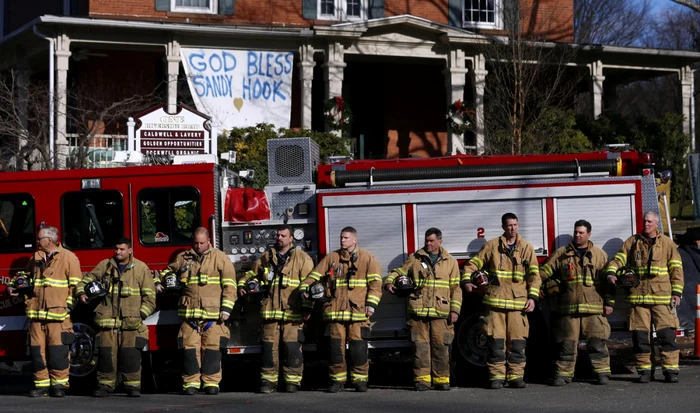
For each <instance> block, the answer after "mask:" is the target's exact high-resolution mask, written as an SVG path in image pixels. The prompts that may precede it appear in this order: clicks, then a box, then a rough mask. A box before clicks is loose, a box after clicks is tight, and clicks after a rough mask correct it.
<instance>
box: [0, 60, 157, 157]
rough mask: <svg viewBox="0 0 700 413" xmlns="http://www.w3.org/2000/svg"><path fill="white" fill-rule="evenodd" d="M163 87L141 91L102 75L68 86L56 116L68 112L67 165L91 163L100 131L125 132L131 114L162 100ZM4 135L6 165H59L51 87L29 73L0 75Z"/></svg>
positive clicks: (0, 150) (1, 150)
mask: <svg viewBox="0 0 700 413" xmlns="http://www.w3.org/2000/svg"><path fill="white" fill-rule="evenodd" d="M135 83H137V82H135ZM159 89H160V87H159V86H157V87H156V88H154V90H153V91H152V92H150V93H146V94H136V93H133V91H130V90H124V85H121V84H114V83H111V82H107V81H104V80H103V79H99V78H97V79H95V78H93V79H92V82H90V83H83V84H82V85H81V86H77V87H74V88H72V89H69V90H68V96H67V105H66V111H65V113H58V112H57V113H56V117H58V116H65V118H66V124H67V125H68V126H67V133H68V136H69V138H70V139H69V141H70V142H71V143H72V145H71V146H72V147H73V153H71V154H69V159H68V162H67V163H68V165H67V166H68V167H69V168H82V167H85V166H87V160H88V156H89V154H90V151H91V150H93V149H94V146H95V143H96V142H95V138H96V137H97V136H98V135H101V134H115V135H126V133H127V128H126V122H127V119H128V117H129V116H134V115H136V114H138V113H140V112H142V111H143V110H145V109H147V108H149V107H151V106H154V105H156V104H158V103H159V102H160V101H161V99H159V93H158V91H159ZM0 138H2V144H0V162H1V163H3V164H4V165H5V168H12V169H25V168H26V169H53V168H54V165H55V162H54V159H52V157H51V151H50V150H49V88H48V85H46V84H45V83H40V82H38V81H36V80H34V81H30V80H29V77H28V73H22V74H20V73H18V72H15V71H10V72H7V73H6V74H4V75H0Z"/></svg>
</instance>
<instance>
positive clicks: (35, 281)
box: [8, 226, 82, 397]
mask: <svg viewBox="0 0 700 413" xmlns="http://www.w3.org/2000/svg"><path fill="white" fill-rule="evenodd" d="M37 235H38V236H37V245H38V249H37V251H36V252H35V253H34V255H33V256H32V258H31V259H30V260H29V264H28V266H27V272H26V273H22V274H18V276H16V277H15V278H13V280H12V281H11V283H10V286H9V287H8V292H9V293H10V295H11V296H17V295H18V292H17V291H16V288H18V287H19V285H18V284H17V282H18V281H20V280H21V281H20V282H21V283H24V284H25V285H26V283H29V285H32V286H33V288H32V289H31V290H30V292H29V293H27V294H25V306H26V310H27V318H29V320H30V323H29V340H30V346H31V356H32V365H33V367H34V389H33V390H31V391H30V392H29V396H30V397H45V396H48V395H49V387H51V395H52V396H54V397H63V396H65V390H66V389H67V388H68V371H69V369H70V346H71V344H73V342H74V341H75V336H74V335H73V325H72V323H71V320H70V317H69V313H70V312H71V311H72V310H73V307H74V306H75V299H74V298H73V295H74V293H75V286H76V285H77V284H78V283H79V282H80V279H81V278H82V273H81V272H80V261H79V260H78V257H76V256H75V254H73V253H72V252H70V251H68V250H67V249H65V248H64V247H63V246H62V245H61V243H60V242H58V229H57V228H56V227H52V226H42V227H41V228H40V229H39V233H38V234H37Z"/></svg>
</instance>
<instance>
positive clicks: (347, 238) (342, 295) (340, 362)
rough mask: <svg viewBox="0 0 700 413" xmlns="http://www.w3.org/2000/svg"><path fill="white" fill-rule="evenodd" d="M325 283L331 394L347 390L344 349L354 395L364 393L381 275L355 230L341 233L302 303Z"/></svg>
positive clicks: (303, 288)
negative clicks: (312, 289)
mask: <svg viewBox="0 0 700 413" xmlns="http://www.w3.org/2000/svg"><path fill="white" fill-rule="evenodd" d="M316 282H323V283H324V284H325V287H326V288H325V290H326V297H327V301H326V302H325V303H324V304H323V318H324V320H325V321H326V322H327V326H326V336H329V337H330V340H329V346H330V347H329V352H330V366H329V374H330V379H331V385H330V387H329V388H328V392H329V393H337V392H340V391H342V390H343V388H344V387H345V381H346V379H347V365H346V362H345V345H346V342H347V346H348V353H349V359H350V360H349V361H350V364H351V366H352V372H351V375H350V377H351V379H352V382H353V385H354V387H355V391H358V392H366V391H367V380H368V373H369V359H368V355H367V351H368V350H367V339H369V336H370V322H369V319H370V317H371V316H372V315H373V314H374V311H375V309H376V308H377V306H378V305H379V300H380V299H381V295H382V276H381V267H380V266H379V262H378V261H377V259H376V258H375V257H374V255H372V254H371V253H370V252H369V251H366V250H363V249H361V248H359V247H358V246H357V230H355V228H352V227H345V228H343V229H342V230H341V232H340V249H338V250H336V251H333V252H331V253H330V254H328V255H326V257H325V258H323V260H321V262H319V263H318V265H317V266H316V268H314V270H313V271H312V272H311V273H310V274H309V275H308V277H306V279H305V280H304V281H303V282H302V284H301V286H300V287H299V289H300V290H301V292H302V296H303V298H304V299H308V298H309V293H308V291H309V286H311V285H312V284H314V283H316Z"/></svg>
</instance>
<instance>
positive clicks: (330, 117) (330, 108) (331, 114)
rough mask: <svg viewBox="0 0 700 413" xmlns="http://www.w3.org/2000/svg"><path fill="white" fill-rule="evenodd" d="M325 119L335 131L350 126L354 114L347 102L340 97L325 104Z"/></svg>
mask: <svg viewBox="0 0 700 413" xmlns="http://www.w3.org/2000/svg"><path fill="white" fill-rule="evenodd" d="M323 117H324V118H325V119H326V123H327V124H328V126H330V127H331V129H333V130H338V129H343V128H346V127H348V126H349V125H350V121H352V112H351V111H350V107H349V106H348V104H347V103H345V100H344V99H343V98H342V97H340V96H335V97H332V98H330V99H328V100H327V101H326V102H325V103H324V104H323Z"/></svg>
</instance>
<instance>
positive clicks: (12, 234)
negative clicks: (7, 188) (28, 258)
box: [0, 194, 36, 253]
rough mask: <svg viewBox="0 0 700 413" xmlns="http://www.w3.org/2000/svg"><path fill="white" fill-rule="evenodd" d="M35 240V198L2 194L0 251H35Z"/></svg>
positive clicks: (25, 195)
mask: <svg viewBox="0 0 700 413" xmlns="http://www.w3.org/2000/svg"><path fill="white" fill-rule="evenodd" d="M35 242H36V237H35V233H34V198H32V196H31V195H29V194H3V195H0V253H3V252H20V251H33V250H34V244H35Z"/></svg>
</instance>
